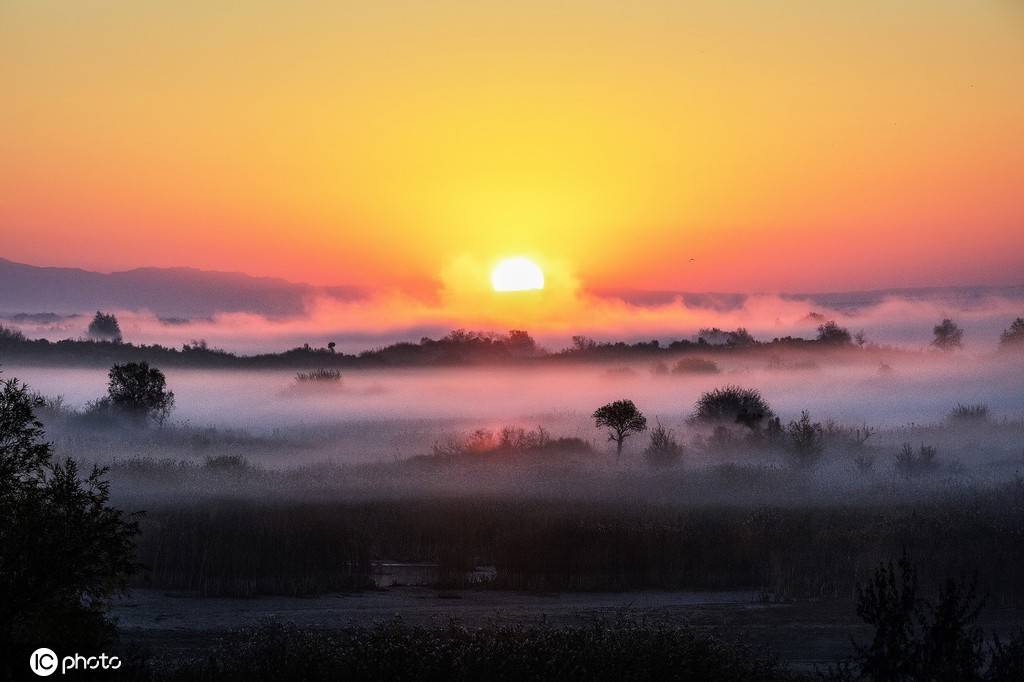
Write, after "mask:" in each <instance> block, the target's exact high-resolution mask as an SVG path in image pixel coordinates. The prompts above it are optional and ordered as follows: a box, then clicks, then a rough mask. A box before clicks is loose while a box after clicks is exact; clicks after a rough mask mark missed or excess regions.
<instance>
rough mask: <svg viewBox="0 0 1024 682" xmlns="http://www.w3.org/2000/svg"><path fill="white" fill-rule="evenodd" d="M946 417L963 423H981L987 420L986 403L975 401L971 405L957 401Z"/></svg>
mask: <svg viewBox="0 0 1024 682" xmlns="http://www.w3.org/2000/svg"><path fill="white" fill-rule="evenodd" d="M947 417H948V419H949V420H950V421H952V422H959V423H961V424H963V423H971V422H974V423H982V422H987V421H988V420H989V412H988V405H985V404H983V403H975V404H971V405H964V404H961V403H957V404H956V407H954V408H953V410H952V411H951V412H950V413H949V414H948V415H947Z"/></svg>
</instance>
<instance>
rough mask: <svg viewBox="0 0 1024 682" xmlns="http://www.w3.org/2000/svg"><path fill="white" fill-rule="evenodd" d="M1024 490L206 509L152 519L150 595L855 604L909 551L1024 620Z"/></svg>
mask: <svg viewBox="0 0 1024 682" xmlns="http://www.w3.org/2000/svg"><path fill="white" fill-rule="evenodd" d="M1022 527H1024V482H1022V481H1019V480H1018V481H1017V482H1015V483H1013V484H1008V485H1006V486H1003V487H1001V488H999V489H995V490H990V491H988V492H985V493H977V494H973V495H963V496H961V497H951V498H950V499H945V500H933V501H931V502H918V503H907V504H906V505H886V506H861V507H847V506H844V505H842V504H841V503H837V504H836V505H834V506H827V507H813V506H812V507H803V508H787V507H781V506H773V507H758V508H744V507H725V506H721V507H701V508H694V507H689V508H688V507H685V506H664V505H659V506H646V505H642V504H640V505H638V504H636V503H635V502H632V503H631V502H629V501H622V502H604V503H586V502H581V501H578V500H575V501H573V500H548V501H538V500H515V499H493V498H487V497H472V498H446V497H430V498H426V497H425V498H422V499H415V500H414V499H397V500H389V501H384V500H382V501H369V502H359V503H355V502H353V503H346V502H330V501H327V502H316V503H313V502H277V503H268V502H239V501H231V502H206V503H200V504H198V505H195V506H188V507H185V506H173V507H164V508H160V507H157V508H155V509H152V510H151V511H150V513H149V514H148V515H147V517H146V519H145V522H144V524H143V534H142V538H141V540H140V544H139V559H140V560H141V561H142V562H143V563H144V564H146V565H148V566H149V567H150V569H151V572H150V578H149V580H150V584H151V585H152V586H155V587H160V588H175V589H187V590H195V591H198V592H201V593H203V594H209V595H213V594H231V595H250V594H266V593H280V594H304V593H317V592H326V591H334V590H345V589H355V588H359V587H362V586H365V585H368V584H369V570H370V561H371V560H375V559H393V560H397V561H430V562H437V563H438V564H440V567H441V574H442V576H443V578H442V579H443V580H444V581H445V582H448V583H458V582H459V580H460V576H465V574H466V572H467V571H468V570H469V569H471V568H472V567H473V566H474V565H478V564H492V565H494V566H495V567H496V569H497V574H496V578H495V586H498V587H503V588H510V589H517V590H624V589H639V588H661V589H676V590H703V589H716V590H722V589H757V590H763V591H764V592H766V593H772V594H776V595H780V596H786V597H798V596H815V597H840V598H845V597H851V596H852V595H853V594H854V591H855V586H856V584H857V582H858V581H859V580H862V579H863V578H864V577H865V575H866V572H867V571H868V570H869V569H870V568H871V567H873V566H874V565H876V564H877V563H878V562H879V561H882V560H885V559H889V558H892V557H896V556H899V555H900V554H901V552H903V551H904V550H905V551H906V552H907V553H908V554H909V555H910V557H911V558H912V559H913V560H914V561H915V563H917V564H918V565H920V566H922V576H921V577H922V581H924V582H927V581H928V580H930V579H934V580H938V579H939V578H941V577H942V576H946V575H956V574H958V573H960V572H973V571H977V572H978V576H979V586H980V587H981V589H983V590H985V591H987V592H989V593H990V594H991V595H992V599H993V600H994V601H996V602H1006V603H1013V604H1018V605H1019V604H1024V586H1022V585H1021V583H1020V581H1019V579H1018V573H1019V571H1018V569H1019V567H1020V566H1022V565H1024V536H1022V535H1021V534H1020V532H1019V529H1020V528H1022Z"/></svg>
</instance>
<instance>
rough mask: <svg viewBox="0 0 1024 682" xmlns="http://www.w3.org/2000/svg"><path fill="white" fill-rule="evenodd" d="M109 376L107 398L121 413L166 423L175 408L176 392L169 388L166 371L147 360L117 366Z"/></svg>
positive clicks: (141, 419) (111, 370)
mask: <svg viewBox="0 0 1024 682" xmlns="http://www.w3.org/2000/svg"><path fill="white" fill-rule="evenodd" d="M108 377H109V382H108V383H107V400H108V401H109V403H110V406H111V407H113V408H114V409H116V410H118V411H120V412H123V413H125V414H128V415H131V416H133V417H136V418H138V419H139V420H140V421H144V420H146V419H152V420H153V421H155V422H156V423H157V424H163V423H164V421H165V420H166V419H167V417H168V416H169V415H170V413H171V410H173V409H174V393H173V392H172V391H168V390H167V379H166V378H165V377H164V373H163V372H161V371H160V370H159V369H157V368H156V367H150V366H149V363H147V362H128V363H125V364H123V365H114V366H113V367H111V368H110V372H109V373H108Z"/></svg>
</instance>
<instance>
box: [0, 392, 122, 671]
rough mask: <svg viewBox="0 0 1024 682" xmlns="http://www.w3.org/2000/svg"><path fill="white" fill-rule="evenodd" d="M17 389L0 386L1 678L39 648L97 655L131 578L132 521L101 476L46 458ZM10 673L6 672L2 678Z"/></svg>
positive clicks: (24, 396)
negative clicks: (113, 502)
mask: <svg viewBox="0 0 1024 682" xmlns="http://www.w3.org/2000/svg"><path fill="white" fill-rule="evenodd" d="M38 405H39V403H38V401H36V400H34V399H33V398H32V397H31V395H30V394H29V392H28V391H27V389H26V387H25V385H24V384H20V383H18V381H17V380H14V379H12V380H8V381H4V382H2V384H0V519H2V520H3V522H2V523H0V651H3V652H4V656H3V657H2V660H0V678H5V679H6V678H7V676H5V675H4V672H5V670H4V667H5V666H8V665H17V666H18V669H19V670H20V669H21V666H22V665H23V661H25V660H26V659H27V658H28V655H29V652H31V651H32V649H34V648H36V647H38V646H39V645H40V643H42V642H45V643H46V645H47V646H51V647H55V648H57V649H60V648H62V647H68V648H72V649H74V648H87V647H91V648H96V647H98V646H100V645H102V644H103V643H105V642H107V641H109V640H110V639H112V638H113V636H114V629H113V625H112V624H111V623H110V622H109V621H108V620H107V618H106V615H105V614H106V608H107V606H108V604H109V601H110V599H111V597H112V596H114V595H115V594H116V593H118V592H119V591H120V590H121V589H122V588H123V587H124V586H125V584H126V581H127V579H128V577H129V576H130V575H131V574H132V573H134V572H135V570H136V565H135V563H134V543H133V540H134V537H135V535H136V533H137V532H138V525H137V523H136V521H135V520H134V519H133V518H132V517H130V516H126V515H125V514H123V513H122V512H121V511H119V510H117V509H114V508H112V507H110V506H108V504H107V502H108V500H109V486H108V483H107V481H106V480H105V478H104V474H105V472H106V470H105V469H100V468H97V467H94V468H93V469H92V471H91V473H90V474H89V475H88V476H86V477H85V478H84V479H82V478H80V477H79V474H78V466H77V465H76V464H75V462H74V461H73V460H71V459H68V460H65V461H63V462H59V461H54V460H53V451H52V447H51V445H50V444H49V443H47V442H45V441H44V440H43V438H44V432H43V427H42V424H41V423H40V422H39V421H37V420H36V417H35V414H34V410H35V408H36V407H38ZM7 672H8V675H9V674H10V671H7Z"/></svg>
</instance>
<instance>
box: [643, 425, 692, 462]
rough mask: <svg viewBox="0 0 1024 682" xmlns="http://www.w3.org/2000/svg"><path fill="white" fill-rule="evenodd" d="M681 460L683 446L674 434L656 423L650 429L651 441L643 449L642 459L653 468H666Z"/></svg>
mask: <svg viewBox="0 0 1024 682" xmlns="http://www.w3.org/2000/svg"><path fill="white" fill-rule="evenodd" d="M682 458H683V446H682V445H680V444H679V442H678V441H677V440H676V437H675V434H674V433H672V431H671V430H670V429H666V428H665V427H664V426H662V425H661V423H658V425H657V426H655V427H654V428H653V429H651V440H650V442H649V443H648V444H647V447H646V448H645V449H644V459H645V460H647V463H648V464H650V465H651V466H653V467H667V466H672V465H674V464H677V463H678V462H679V460H681V459H682Z"/></svg>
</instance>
